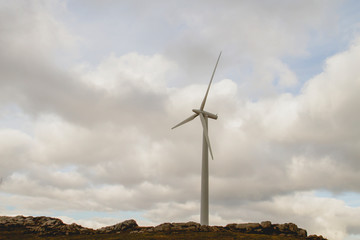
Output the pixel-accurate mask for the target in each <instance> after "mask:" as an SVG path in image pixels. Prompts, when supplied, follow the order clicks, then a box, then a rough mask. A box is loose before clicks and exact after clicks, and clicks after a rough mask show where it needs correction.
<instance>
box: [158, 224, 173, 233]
mask: <svg viewBox="0 0 360 240" xmlns="http://www.w3.org/2000/svg"><path fill="white" fill-rule="evenodd" d="M171 228H172V224H171V223H162V224H160V225H158V226H156V227H154V231H155V232H165V231H170V230H171Z"/></svg>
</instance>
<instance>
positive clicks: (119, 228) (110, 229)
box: [96, 219, 138, 233]
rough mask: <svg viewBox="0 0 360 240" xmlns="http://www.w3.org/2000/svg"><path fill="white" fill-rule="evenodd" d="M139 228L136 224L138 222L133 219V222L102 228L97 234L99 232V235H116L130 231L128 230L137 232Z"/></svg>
mask: <svg viewBox="0 0 360 240" xmlns="http://www.w3.org/2000/svg"><path fill="white" fill-rule="evenodd" d="M137 227H138V224H137V223H136V221H135V220H133V219H131V220H126V221H123V222H121V223H118V224H115V225H112V226H108V227H103V228H100V229H98V230H96V232H98V233H115V232H122V231H128V230H129V231H130V230H135V229H136V228H137Z"/></svg>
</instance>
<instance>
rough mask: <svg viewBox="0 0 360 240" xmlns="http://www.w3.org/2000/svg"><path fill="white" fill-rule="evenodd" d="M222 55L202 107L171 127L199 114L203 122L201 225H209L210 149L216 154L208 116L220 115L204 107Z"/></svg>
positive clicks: (188, 120)
mask: <svg viewBox="0 0 360 240" xmlns="http://www.w3.org/2000/svg"><path fill="white" fill-rule="evenodd" d="M220 56H221V52H220V54H219V57H218V59H217V61H216V64H215V68H214V71H213V73H212V75H211V79H210V83H209V86H208V88H207V90H206V94H205V97H204V99H203V101H202V103H201V105H200V109H193V110H192V111H193V112H194V114H193V115H191V116H190V117H188V118H187V119H185V120H184V121H182V122H181V123H179V124H177V125H175V126H174V127H173V128H171V129H174V128H176V127H179V126H181V125H183V124H185V123H187V122H190V121H191V120H193V119H194V118H196V117H197V116H200V120H201V124H202V127H203V146H202V164H201V206H200V208H201V210H200V224H201V225H209V161H208V160H209V158H208V153H209V151H210V155H211V158H212V159H214V156H213V153H212V150H211V145H210V140H209V135H208V118H212V119H215V120H216V119H217V118H218V116H217V115H216V114H213V113H210V112H206V111H204V107H205V103H206V98H207V96H208V94H209V89H210V86H211V83H212V80H213V78H214V74H215V71H216V68H217V65H218V63H219V59H220Z"/></svg>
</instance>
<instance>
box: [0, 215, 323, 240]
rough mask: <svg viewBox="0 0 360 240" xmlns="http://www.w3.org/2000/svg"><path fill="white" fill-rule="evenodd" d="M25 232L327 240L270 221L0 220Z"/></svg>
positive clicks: (0, 226) (1, 225) (291, 225)
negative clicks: (102, 223) (89, 224)
mask: <svg viewBox="0 0 360 240" xmlns="http://www.w3.org/2000/svg"><path fill="white" fill-rule="evenodd" d="M1 230H6V231H15V230H16V231H21V232H23V233H24V234H37V235H41V236H44V235H46V236H56V235H76V234H85V235H86V234H106V233H123V232H127V233H129V234H141V233H154V232H175V233H176V232H227V231H231V232H242V233H249V234H267V235H283V236H297V237H300V238H302V239H307V240H325V238H323V237H322V236H316V235H311V236H307V232H306V230H304V229H301V228H298V227H297V225H296V224H294V223H285V224H272V223H271V222H270V221H264V222H261V223H242V224H237V223H232V224H228V225H226V226H225V227H222V226H204V225H200V224H199V223H196V222H187V223H163V224H160V225H158V226H155V227H141V226H138V224H137V223H136V221H135V220H126V221H124V222H121V223H118V224H115V225H112V226H107V227H103V228H99V229H96V230H94V229H91V228H85V227H82V226H80V225H78V224H76V223H73V224H65V223H64V222H63V221H62V220H60V219H58V218H51V217H31V216H29V217H24V216H16V217H8V216H0V231H1Z"/></svg>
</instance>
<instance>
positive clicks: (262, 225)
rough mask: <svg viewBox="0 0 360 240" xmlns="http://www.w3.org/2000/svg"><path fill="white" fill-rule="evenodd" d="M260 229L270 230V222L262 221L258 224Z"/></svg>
mask: <svg viewBox="0 0 360 240" xmlns="http://www.w3.org/2000/svg"><path fill="white" fill-rule="evenodd" d="M260 225H261V227H262V228H271V226H272V225H271V222H270V221H264V222H261V223H260Z"/></svg>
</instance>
